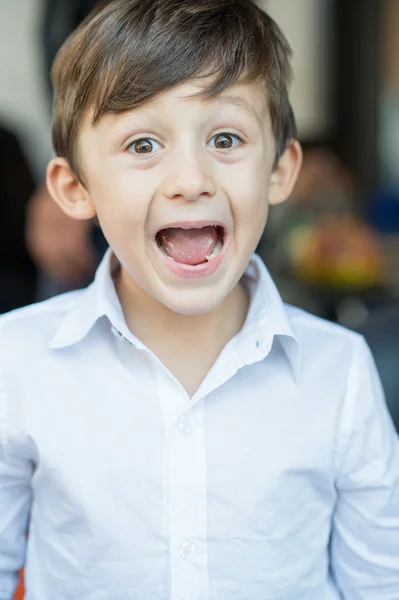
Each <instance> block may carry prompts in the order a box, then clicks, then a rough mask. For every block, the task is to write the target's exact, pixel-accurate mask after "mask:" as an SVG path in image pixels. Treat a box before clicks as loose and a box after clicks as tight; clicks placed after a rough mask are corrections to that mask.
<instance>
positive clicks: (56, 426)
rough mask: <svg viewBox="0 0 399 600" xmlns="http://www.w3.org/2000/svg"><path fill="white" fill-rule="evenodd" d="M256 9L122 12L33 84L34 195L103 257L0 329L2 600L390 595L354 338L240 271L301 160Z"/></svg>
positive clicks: (193, 5)
mask: <svg viewBox="0 0 399 600" xmlns="http://www.w3.org/2000/svg"><path fill="white" fill-rule="evenodd" d="M288 59H289V48H288V46H287V43H286V41H285V39H284V37H283V36H282V34H281V32H280V31H279V29H278V28H277V26H276V25H275V23H274V22H273V21H272V20H271V19H270V18H269V17H268V16H266V15H265V14H264V13H262V12H261V11H260V10H259V9H258V8H257V7H256V6H255V5H254V4H253V3H252V2H251V1H250V0H179V1H178V2H176V0H116V1H115V2H113V3H111V4H110V5H109V7H108V8H105V9H104V10H103V11H101V12H100V13H99V14H97V15H95V16H94V17H93V18H92V19H91V20H89V21H87V22H85V23H84V24H83V26H82V27H81V28H80V29H79V30H78V31H77V32H76V34H75V35H73V36H72V38H70V39H69V41H67V43H66V45H65V46H64V47H63V48H62V50H61V52H60V53H59V55H58V57H57V59H56V61H55V65H54V68H53V83H54V90H55V103H54V145H55V149H56V153H57V157H56V158H55V159H53V160H52V161H51V163H50V165H49V168H48V174H47V183H48V187H49V190H50V193H51V195H52V196H53V198H54V200H55V201H56V202H57V203H58V204H59V205H60V206H61V207H62V208H63V210H64V211H65V212H66V213H67V214H69V215H70V216H72V217H73V218H75V219H91V218H94V217H97V218H98V220H99V222H100V225H101V227H102V229H103V231H104V234H105V236H106V238H107V240H108V242H109V244H110V247H111V250H109V251H108V253H107V254H106V257H105V259H104V261H103V263H102V264H101V266H100V268H99V270H98V273H97V276H96V280H95V282H94V284H93V285H91V286H90V287H89V288H88V289H86V290H83V291H80V292H72V293H70V294H67V295H64V296H61V297H58V298H56V299H53V300H50V301H48V302H46V303H43V304H39V305H36V306H34V307H31V308H28V309H24V310H21V311H18V312H15V313H12V314H9V315H7V316H5V317H3V319H2V320H1V388H0V389H1V395H0V398H1V402H0V406H1V420H0V423H1V450H2V454H1V470H0V493H1V496H0V507H1V520H0V580H1V587H0V598H1V600H4V599H7V600H9V599H10V598H11V597H12V593H13V589H14V585H15V582H16V573H17V571H18V569H19V568H20V567H21V565H22V564H23V562H24V549H25V532H26V529H27V527H28V525H29V539H28V543H27V557H26V585H27V593H28V596H27V597H28V598H31V599H34V600H54V599H56V600H72V599H74V600H75V599H77V598H79V599H82V600H83V599H87V600H88V599H89V598H90V599H91V600H100V599H101V600H106V599H107V600H108V599H110V600H128V599H129V600H266V598H267V599H273V600H322V599H323V600H338V599H339V598H344V599H345V600H397V599H398V598H399V447H398V439H397V436H396V434H395V433H394V429H393V426H392V422H391V420H390V418H389V416H388V413H387V409H386V406H385V404H384V399H383V395H382V392H381V388H380V384H379V380H378V376H377V374H376V372H375V368H374V364H373V361H372V359H371V357H370V353H369V351H368V349H367V347H366V346H365V344H364V342H363V340H362V339H361V338H360V337H359V336H357V335H355V334H352V333H349V332H346V331H345V330H343V329H341V328H339V327H337V326H335V325H332V324H329V323H325V322H323V321H320V320H319V319H316V318H315V317H312V316H310V315H307V314H305V313H303V312H301V311H299V310H296V309H293V308H290V307H286V306H284V305H283V303H282V301H281V299H280V297H279V295H278V293H277V291H276V289H275V287H274V284H273V282H272V281H271V279H270V276H269V275H268V273H267V271H266V269H265V267H264V265H263V264H262V263H261V261H260V259H259V258H257V257H256V256H252V255H253V251H254V249H255V247H256V245H257V242H258V240H259V238H260V236H261V235H262V232H263V229H264V226H265V223H266V219H267V212H268V206H269V204H277V203H279V202H282V201H283V200H285V199H286V198H287V196H288V195H289V194H290V192H291V190H292V187H293V185H294V182H295V179H296V176H297V173H298V170H299V168H300V163H301V150H300V147H299V145H298V143H297V142H296V141H295V127H294V119H293V115H292V112H291V110H290V106H289V101H288V92H287V86H288V81H289V76H290V69H289V60H288Z"/></svg>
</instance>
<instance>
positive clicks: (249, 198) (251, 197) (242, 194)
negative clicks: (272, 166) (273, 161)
mask: <svg viewBox="0 0 399 600" xmlns="http://www.w3.org/2000/svg"><path fill="white" fill-rule="evenodd" d="M269 181H270V174H269V172H268V169H267V166H266V165H265V162H264V161H262V160H260V159H259V160H257V161H256V162H254V163H252V164H251V165H246V166H244V167H243V168H242V169H237V173H236V174H235V176H234V180H232V181H231V190H233V192H232V196H231V197H232V198H233V202H232V204H233V207H232V209H233V212H234V217H235V221H236V224H237V223H238V225H239V228H240V229H244V228H245V229H246V230H247V229H248V228H254V229H255V231H256V232H257V231H258V229H259V230H262V231H263V228H264V226H265V223H266V218H267V213H268V189H269Z"/></svg>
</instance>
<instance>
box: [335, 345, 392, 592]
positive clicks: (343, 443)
mask: <svg viewBox="0 0 399 600" xmlns="http://www.w3.org/2000/svg"><path fill="white" fill-rule="evenodd" d="M337 448H338V464H337V476H336V487H337V504H336V508H335V511H334V515H333V526H332V537H331V546H330V551H331V568H332V571H333V575H334V578H335V581H336V583H337V586H338V588H339V590H340V592H341V594H342V597H343V599H344V600H398V598H399V439H398V436H397V433H396V431H395V429H394V426H393V423H392V420H391V417H390V415H389V413H388V409H387V406H386V403H385V398H384V394H383V391H382V386H381V383H380V379H379V376H378V373H377V370H376V367H375V363H374V360H373V357H372V355H371V352H370V350H369V348H368V346H367V345H366V343H365V342H364V341H363V340H362V339H361V340H360V341H359V347H358V348H357V351H356V355H355V358H354V360H353V364H352V367H351V372H350V375H349V380H348V389H347V394H346V399H345V402H344V404H343V408H342V414H341V419H340V431H339V435H338V440H337Z"/></svg>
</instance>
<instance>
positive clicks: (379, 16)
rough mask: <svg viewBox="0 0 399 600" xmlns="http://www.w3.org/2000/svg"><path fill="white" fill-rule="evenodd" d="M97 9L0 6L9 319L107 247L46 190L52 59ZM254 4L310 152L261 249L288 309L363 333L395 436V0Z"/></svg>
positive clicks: (2, 265) (0, 247)
mask: <svg viewBox="0 0 399 600" xmlns="http://www.w3.org/2000/svg"><path fill="white" fill-rule="evenodd" d="M104 1H106V0H104ZM95 4H97V2H96V0H0V81H1V85H0V159H1V160H0V313H4V312H6V311H9V310H12V309H14V308H18V307H20V306H24V305H25V304H28V303H31V302H34V301H38V300H42V299H45V298H48V297H50V296H52V295H54V294H57V293H61V292H63V291H66V290H69V289H74V288H77V287H81V286H83V285H86V284H87V283H88V282H90V280H91V279H92V277H93V274H94V270H95V268H96V265H97V263H98V261H99V260H100V258H101V255H102V253H103V252H104V248H105V241H104V239H103V238H102V236H101V232H100V231H99V230H98V229H97V228H96V227H95V226H93V225H92V224H91V223H78V222H75V221H72V220H70V219H69V218H68V217H65V216H64V215H63V214H61V212H60V211H59V209H58V208H57V207H56V206H55V204H54V203H52V202H51V201H50V199H49V197H48V195H47V193H46V190H45V187H44V186H43V183H42V182H43V178H44V173H45V168H46V164H47V162H48V160H49V159H50V158H51V157H52V148H51V135H50V120H51V88H50V85H49V78H48V73H49V69H50V65H51V62H52V60H53V58H54V55H55V53H56V51H57V49H58V48H59V46H60V45H61V44H62V42H63V41H64V39H66V37H67V36H68V35H69V33H70V32H71V31H72V30H73V29H74V28H75V27H76V25H77V24H78V23H79V22H80V21H81V20H82V19H83V18H84V16H85V15H86V14H87V13H88V11H89V10H90V9H91V8H92V7H93V6H94V5H95ZM259 4H260V5H261V6H262V7H264V8H265V9H266V10H268V11H269V13H270V14H271V15H272V16H273V17H274V18H275V20H276V21H277V22H278V23H279V25H280V26H281V28H282V29H283V31H284V32H285V34H286V36H287V38H288V40H289V42H290V43H291V45H292V48H293V51H294V60H293V67H294V73H295V80H294V84H293V87H292V95H291V97H292V104H293V107H294V110H295V113H296V116H297V121H298V126H299V134H300V140H301V142H302V144H303V147H304V152H305V154H304V166H303V169H302V173H301V175H300V178H299V181H298V185H297V186H296V189H295V191H294V194H293V197H292V199H291V201H290V202H288V203H286V204H285V205H283V206H279V207H274V208H273V209H272V210H271V214H270V220H269V223H268V227H267V230H266V233H265V236H264V239H263V240H262V244H261V246H260V248H259V253H260V254H261V255H262V256H263V258H264V260H265V262H266V264H267V265H268V267H269V269H270V271H271V272H272V274H273V276H274V277H275V279H276V281H277V283H278V286H279V288H280V290H281V293H282V296H283V298H284V299H285V300H286V301H287V302H289V303H292V304H295V305H298V306H300V307H303V308H305V309H306V310H309V311H311V312H313V313H314V314H316V315H319V316H321V317H324V318H327V319H330V320H332V321H336V322H338V323H340V324H342V325H345V326H347V327H350V328H352V329H355V330H357V331H360V332H361V333H362V334H363V335H365V337H366V339H367V341H368V342H369V344H370V346H371V349H372V351H373V354H374V357H375V359H376V363H377V366H378V368H379V371H380V374H381V378H382V382H383V386H384V389H385V392H386V396H387V402H388V407H389V409H390V411H391V414H392V416H393V419H394V422H395V424H396V427H397V428H399V368H398V366H399V362H398V357H399V0H367V2H365V1H364V0H259ZM18 593H19V594H22V589H20V590H19V592H18Z"/></svg>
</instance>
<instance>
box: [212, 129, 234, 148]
mask: <svg viewBox="0 0 399 600" xmlns="http://www.w3.org/2000/svg"><path fill="white" fill-rule="evenodd" d="M215 147H216V148H221V149H222V150H225V149H226V148H232V147H233V138H232V136H231V135H226V134H224V133H220V134H219V135H217V136H215Z"/></svg>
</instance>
